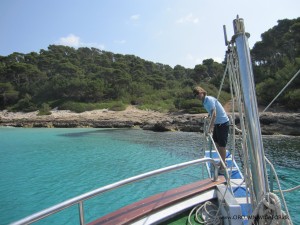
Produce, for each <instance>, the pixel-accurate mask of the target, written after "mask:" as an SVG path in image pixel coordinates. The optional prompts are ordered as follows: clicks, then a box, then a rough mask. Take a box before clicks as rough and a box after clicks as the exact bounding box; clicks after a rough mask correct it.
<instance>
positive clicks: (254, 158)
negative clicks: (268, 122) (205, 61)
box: [233, 18, 269, 202]
mask: <svg viewBox="0 0 300 225" xmlns="http://www.w3.org/2000/svg"><path fill="white" fill-rule="evenodd" d="M233 26H234V34H235V35H234V38H235V43H236V48H237V53H238V61H239V69H240V78H241V86H242V93H243V99H244V108H245V119H246V127H247V130H248V133H247V143H248V145H249V153H250V154H249V155H250V161H251V173H252V178H253V186H254V192H255V198H256V200H257V202H259V201H260V199H261V198H262V197H263V196H264V194H265V193H267V192H269V187H268V182H267V173H266V171H267V170H266V162H265V159H264V149H263V142H262V135H261V129H260V122H259V115H258V109H257V100H256V93H255V86H254V79H253V70H252V64H251V58H250V49H249V45H248V37H247V36H249V34H246V33H245V27H244V20H243V19H240V18H237V19H235V20H234V21H233Z"/></svg>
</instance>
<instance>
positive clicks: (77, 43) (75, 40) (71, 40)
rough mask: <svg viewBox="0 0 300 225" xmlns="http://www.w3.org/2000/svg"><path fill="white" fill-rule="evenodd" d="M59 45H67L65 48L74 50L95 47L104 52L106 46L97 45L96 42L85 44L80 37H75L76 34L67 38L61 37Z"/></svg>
mask: <svg viewBox="0 0 300 225" xmlns="http://www.w3.org/2000/svg"><path fill="white" fill-rule="evenodd" d="M58 44H59V45H65V46H70V47H74V48H79V47H89V48H91V47H94V48H98V49H101V50H103V49H104V48H105V46H104V45H103V44H99V43H95V42H90V43H85V42H82V41H81V40H80V37H78V36H76V35H74V34H69V35H68V36H66V37H61V38H60V39H59V41H58Z"/></svg>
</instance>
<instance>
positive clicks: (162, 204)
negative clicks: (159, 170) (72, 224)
mask: <svg viewBox="0 0 300 225" xmlns="http://www.w3.org/2000/svg"><path fill="white" fill-rule="evenodd" d="M222 183H225V178H224V177H223V176H220V177H219V179H218V181H212V179H205V180H201V181H198V182H195V183H191V184H188V185H185V186H181V187H178V188H175V189H172V190H168V191H165V192H162V193H160V194H157V195H154V196H151V197H149V198H146V199H143V200H141V201H139V202H135V203H133V204H131V205H128V206H125V207H123V208H121V209H119V210H117V211H115V212H113V213H110V214H108V215H106V216H104V217H102V218H100V219H98V220H95V221H93V222H91V223H89V224H88V225H100V224H101V225H111V224H114V225H120V224H131V223H133V222H134V221H136V220H138V219H140V218H143V217H145V216H147V215H150V214H153V213H154V212H157V211H159V210H162V209H164V208H166V207H168V206H170V205H174V204H176V203H179V202H181V201H183V200H185V199H188V198H191V197H194V196H196V195H198V194H200V193H203V192H204V191H208V190H211V189H214V188H215V187H216V186H217V185H219V184H222Z"/></svg>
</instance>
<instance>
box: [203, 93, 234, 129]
mask: <svg viewBox="0 0 300 225" xmlns="http://www.w3.org/2000/svg"><path fill="white" fill-rule="evenodd" d="M203 106H204V108H205V109H206V111H207V112H208V114H209V115H210V116H211V113H212V111H213V110H214V109H216V120H215V124H222V123H226V122H228V121H229V118H228V116H227V114H226V112H225V110H224V108H223V106H222V105H221V103H220V102H219V101H218V100H217V99H216V98H215V97H212V96H205V98H204V101H203Z"/></svg>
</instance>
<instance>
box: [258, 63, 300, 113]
mask: <svg viewBox="0 0 300 225" xmlns="http://www.w3.org/2000/svg"><path fill="white" fill-rule="evenodd" d="M299 73H300V69H299V70H298V72H297V73H296V74H295V75H294V76H293V77H292V79H291V80H290V81H289V82H288V83H287V84H286V85H285V86H284V88H282V90H281V91H280V92H279V93H278V94H277V95H276V97H275V98H274V99H273V100H272V101H271V102H270V104H269V105H268V106H267V107H266V108H265V109H264V110H263V111H262V112H265V111H266V110H267V109H268V108H269V107H270V106H271V105H272V104H273V102H274V101H275V100H276V99H277V98H278V97H279V95H281V93H282V92H284V90H285V89H286V88H287V86H289V85H290V83H291V82H292V81H293V80H294V79H295V78H296V77H297V76H298V74H299Z"/></svg>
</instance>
